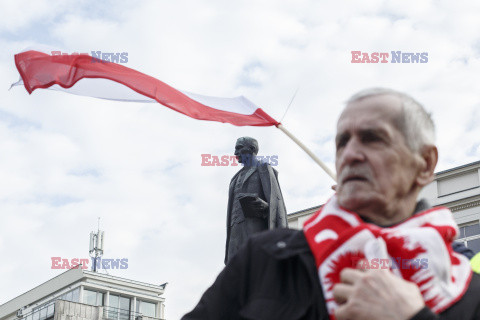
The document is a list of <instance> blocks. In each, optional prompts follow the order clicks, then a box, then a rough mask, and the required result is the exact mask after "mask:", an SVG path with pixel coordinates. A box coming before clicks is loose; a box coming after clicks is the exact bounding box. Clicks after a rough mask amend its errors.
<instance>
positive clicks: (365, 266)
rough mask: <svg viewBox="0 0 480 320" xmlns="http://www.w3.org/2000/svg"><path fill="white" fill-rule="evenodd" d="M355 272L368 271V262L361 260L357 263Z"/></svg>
mask: <svg viewBox="0 0 480 320" xmlns="http://www.w3.org/2000/svg"><path fill="white" fill-rule="evenodd" d="M356 267H357V270H360V271H367V270H368V269H370V268H369V267H368V260H367V259H362V260H360V261H359V262H358V263H357V266H356Z"/></svg>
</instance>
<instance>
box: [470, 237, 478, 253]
mask: <svg viewBox="0 0 480 320" xmlns="http://www.w3.org/2000/svg"><path fill="white" fill-rule="evenodd" d="M467 247H468V248H470V249H472V250H473V252H474V253H478V252H480V239H475V240H469V241H468V242H467Z"/></svg>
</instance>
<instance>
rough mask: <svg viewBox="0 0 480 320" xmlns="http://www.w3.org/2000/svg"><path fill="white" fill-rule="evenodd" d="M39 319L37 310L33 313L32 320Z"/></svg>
mask: <svg viewBox="0 0 480 320" xmlns="http://www.w3.org/2000/svg"><path fill="white" fill-rule="evenodd" d="M38 319H40V312H38V310H37V311H36V312H34V313H33V320H38Z"/></svg>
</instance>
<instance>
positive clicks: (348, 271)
mask: <svg viewBox="0 0 480 320" xmlns="http://www.w3.org/2000/svg"><path fill="white" fill-rule="evenodd" d="M363 274H364V273H363V271H360V270H355V269H352V268H345V269H343V270H342V272H340V281H342V282H343V283H346V284H355V282H357V281H358V280H359V279H361V278H362V275H363Z"/></svg>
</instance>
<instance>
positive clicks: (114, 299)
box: [109, 294, 118, 308]
mask: <svg viewBox="0 0 480 320" xmlns="http://www.w3.org/2000/svg"><path fill="white" fill-rule="evenodd" d="M109 300H110V301H109V304H110V307H112V308H118V296H116V295H113V294H111V295H110V299H109Z"/></svg>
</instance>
